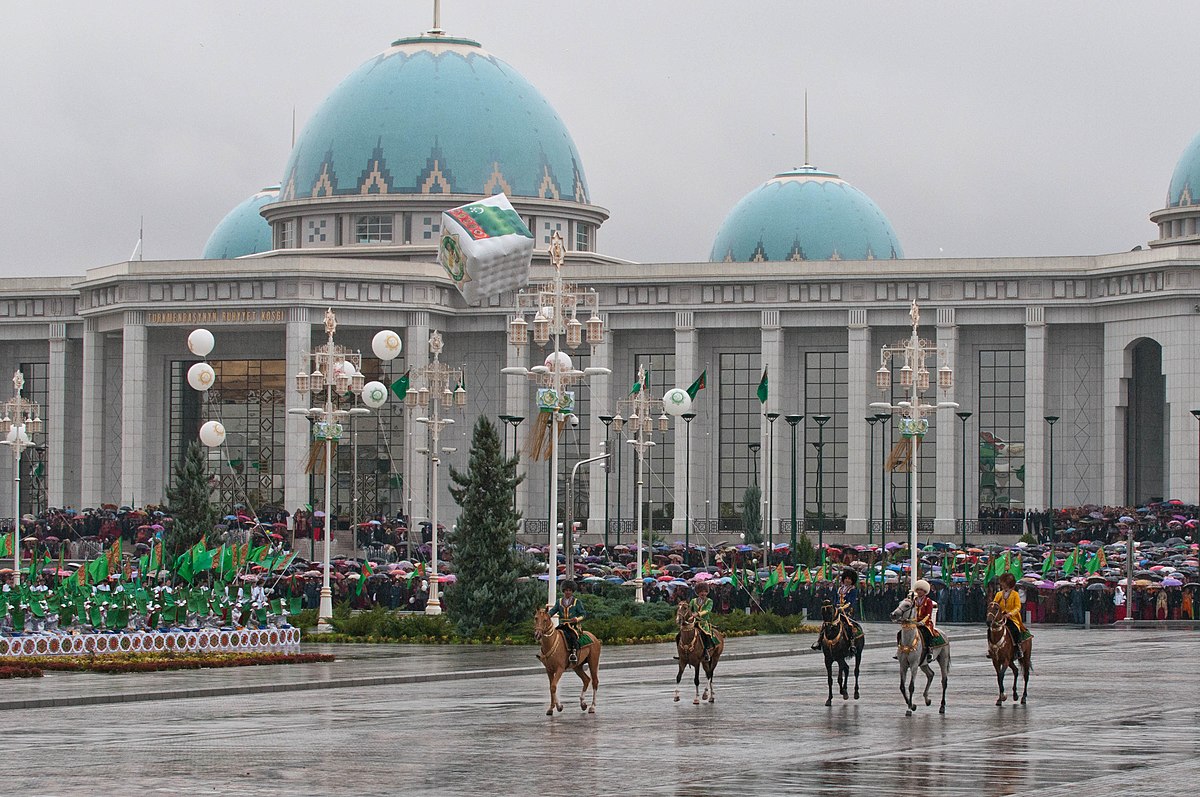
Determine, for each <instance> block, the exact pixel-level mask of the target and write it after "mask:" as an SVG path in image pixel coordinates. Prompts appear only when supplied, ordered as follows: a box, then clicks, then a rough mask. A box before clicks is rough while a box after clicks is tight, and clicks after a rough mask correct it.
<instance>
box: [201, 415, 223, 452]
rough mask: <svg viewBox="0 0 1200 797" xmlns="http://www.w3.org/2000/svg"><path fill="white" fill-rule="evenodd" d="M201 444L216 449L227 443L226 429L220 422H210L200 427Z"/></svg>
mask: <svg viewBox="0 0 1200 797" xmlns="http://www.w3.org/2000/svg"><path fill="white" fill-rule="evenodd" d="M200 442H201V443H204V445H206V446H208V447H209V448H216V447H217V446H219V445H221V444H222V443H224V442H225V427H224V426H222V425H221V422H220V421H209V422H208V423H206V424H204V425H203V426H201V427H200Z"/></svg>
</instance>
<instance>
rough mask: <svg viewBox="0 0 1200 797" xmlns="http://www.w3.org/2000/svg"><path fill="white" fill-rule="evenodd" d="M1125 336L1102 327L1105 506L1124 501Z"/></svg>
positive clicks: (1116, 504) (1128, 368)
mask: <svg viewBox="0 0 1200 797" xmlns="http://www.w3.org/2000/svg"><path fill="white" fill-rule="evenodd" d="M1126 343H1127V340H1126V336H1125V335H1122V334H1120V333H1119V332H1118V331H1117V330H1116V329H1114V325H1111V324H1106V325H1105V328H1104V375H1103V377H1102V379H1103V384H1104V402H1103V404H1102V405H1101V408H1102V409H1101V423H1102V425H1103V426H1102V433H1103V437H1102V440H1103V442H1102V443H1101V452H1102V453H1101V460H1100V461H1101V462H1102V463H1103V468H1104V473H1103V476H1102V484H1103V490H1102V498H1101V501H1100V502H1099V503H1102V504H1104V505H1106V506H1121V505H1123V504H1124V503H1125V415H1126V413H1127V412H1128V406H1129V372H1130V367H1131V362H1130V357H1129V355H1128V354H1127V353H1126V351H1125V346H1126Z"/></svg>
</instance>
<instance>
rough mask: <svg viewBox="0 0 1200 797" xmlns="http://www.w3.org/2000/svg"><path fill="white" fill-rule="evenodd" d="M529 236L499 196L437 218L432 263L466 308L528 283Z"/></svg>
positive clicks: (510, 206) (518, 215)
mask: <svg viewBox="0 0 1200 797" xmlns="http://www.w3.org/2000/svg"><path fill="white" fill-rule="evenodd" d="M532 257H533V233H531V232H530V231H529V228H528V227H526V226H525V222H524V221H522V220H521V216H520V214H518V213H517V211H516V210H514V209H513V206H512V203H511V202H509V201H508V197H506V196H505V195H504V194H495V195H493V196H490V197H488V198H487V199H481V200H479V201H478V202H472V203H471V204H469V205H463V206H462V207H457V208H454V209H452V210H448V211H446V212H445V213H443V214H442V237H441V240H440V241H439V243H438V262H439V263H441V264H442V268H444V269H446V273H447V274H449V275H450V279H452V280H454V284H455V285H457V286H458V290H459V292H460V293H462V295H463V298H464V299H466V300H467V302H468V303H469V304H475V303H476V302H478V301H480V300H482V299H486V298H488V297H490V296H498V295H499V294H501V293H504V292H505V291H513V290H516V289H517V288H522V287H524V286H525V285H527V284H529V261H530V260H531V259H532Z"/></svg>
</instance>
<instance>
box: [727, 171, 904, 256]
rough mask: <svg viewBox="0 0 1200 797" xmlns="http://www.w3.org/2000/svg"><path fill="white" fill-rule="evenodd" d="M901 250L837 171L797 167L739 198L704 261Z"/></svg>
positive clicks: (877, 213) (878, 215)
mask: <svg viewBox="0 0 1200 797" xmlns="http://www.w3.org/2000/svg"><path fill="white" fill-rule="evenodd" d="M903 256H904V254H903V252H902V251H901V249H900V241H899V239H898V238H897V237H896V231H895V230H893V229H892V225H891V223H890V222H889V221H888V220H887V217H886V216H884V215H883V211H882V210H880V209H879V206H878V205H876V204H875V203H874V202H872V201H871V198H870V197H869V196H867V195H866V194H864V193H863V192H862V191H859V190H858V189H857V188H855V187H854V186H852V185H850V184H849V183H847V182H846V181H845V180H843V179H841V178H840V177H838V176H837V175H836V174H831V173H829V172H823V171H821V170H819V169H816V168H814V167H812V166H802V167H800V168H799V169H794V170H792V171H790V172H783V173H782V174H777V175H775V177H773V178H771V179H770V180H768V181H767V182H765V183H763V184H762V185H761V186H759V187H758V188H756V189H754V190H753V191H751V192H750V193H749V194H747V195H746V196H744V197H743V198H742V200H741V201H740V202H738V203H737V205H735V206H734V208H733V210H731V211H730V212H729V215H728V216H726V217H725V221H724V223H723V224H722V225H721V229H720V230H719V231H718V232H717V238H716V241H715V242H714V243H713V248H712V253H711V254H710V255H709V260H710V261H712V262H714V263H716V262H722V261H726V262H743V263H744V262H761V261H770V260H775V261H781V260H874V259H888V258H893V259H894V258H900V257H903Z"/></svg>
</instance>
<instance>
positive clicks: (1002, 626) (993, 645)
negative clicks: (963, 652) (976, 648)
mask: <svg viewBox="0 0 1200 797" xmlns="http://www.w3.org/2000/svg"><path fill="white" fill-rule="evenodd" d="M992 605H993V606H995V605H996V604H992ZM996 619H997V620H999V624H998V625H997V624H995V623H993V622H991V621H990V620H989V621H988V629H989V630H992V631H999V632H1000V637H999V638H998V639H997V640H996V641H995V642H992V641H991V640H990V639H989V640H988V650H989V651H990V652H992V653H996V652H998V651H999V650H1000V646H1001V645H1003V644H1004V638H1005V637H1007V636H1010V634H1009V631H1008V617H1007V616H1006V615H1005V614H1004V612H1003V611H997V612H996ZM1016 644H1017V643H1016V640H1015V639H1014V640H1012V645H1013V647H1014V648H1015V647H1016Z"/></svg>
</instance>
